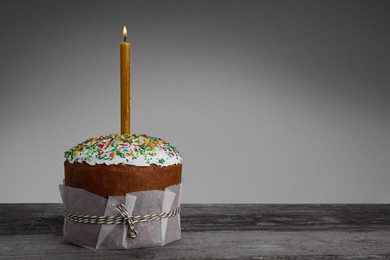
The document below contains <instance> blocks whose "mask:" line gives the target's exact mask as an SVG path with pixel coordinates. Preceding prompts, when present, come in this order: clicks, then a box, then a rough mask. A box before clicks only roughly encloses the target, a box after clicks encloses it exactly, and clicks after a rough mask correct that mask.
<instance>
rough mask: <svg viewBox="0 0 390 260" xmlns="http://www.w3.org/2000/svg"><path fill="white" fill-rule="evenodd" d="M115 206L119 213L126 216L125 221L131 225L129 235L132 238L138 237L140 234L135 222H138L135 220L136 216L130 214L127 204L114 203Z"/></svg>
mask: <svg viewBox="0 0 390 260" xmlns="http://www.w3.org/2000/svg"><path fill="white" fill-rule="evenodd" d="M113 206H114V207H115V209H116V210H117V211H118V212H119V214H121V215H122V217H123V218H124V220H125V222H126V223H127V225H128V226H129V235H130V237H131V238H136V237H137V235H138V231H137V230H135V226H134V224H136V223H137V222H138V221H137V220H135V219H134V217H133V216H131V215H130V214H129V212H128V211H127V208H126V206H125V205H123V204H122V203H120V204H117V205H113Z"/></svg>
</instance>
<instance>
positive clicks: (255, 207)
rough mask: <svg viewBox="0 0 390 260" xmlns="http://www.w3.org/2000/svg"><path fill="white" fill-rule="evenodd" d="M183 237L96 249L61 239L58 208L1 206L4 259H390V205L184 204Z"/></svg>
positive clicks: (60, 209) (0, 255)
mask: <svg viewBox="0 0 390 260" xmlns="http://www.w3.org/2000/svg"><path fill="white" fill-rule="evenodd" d="M182 208H183V211H182V229H183V233H182V239H181V240H180V241H178V242H175V243H173V244H170V245H167V246H164V247H157V248H146V249H136V250H124V251H92V250H88V249H84V248H80V247H77V246H73V245H70V244H68V243H66V242H65V241H64V240H63V239H62V224H63V217H62V213H63V207H62V205H61V204H0V259H18V258H25V259H34V258H36V259H54V258H55V259H83V258H85V257H88V258H93V259H113V258H123V257H125V256H127V257H131V258H141V259H145V258H161V259H194V258H231V259H245V258H246V259H252V258H262V257H266V258H282V259H289V258H302V259H316V258H317V259H334V258H343V259H345V258H346V259H356V258H358V259H359V258H360V259H366V258H378V259H390V205H383V204H381V205H373V204H369V205H359V204H353V205H310V204H305V205H272V204H268V205H267V204H265V205H264V204H262V205H260V204H243V205H242V204H240V205H239V204H211V205H210V204H208V205H204V204H202V205H194V204H192V205H188V204H185V205H183V206H182Z"/></svg>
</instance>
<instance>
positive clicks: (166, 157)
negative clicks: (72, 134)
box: [65, 134, 182, 166]
mask: <svg viewBox="0 0 390 260" xmlns="http://www.w3.org/2000/svg"><path fill="white" fill-rule="evenodd" d="M65 159H66V160H68V161H69V162H70V163H73V162H75V161H77V162H86V163H88V164H90V165H95V164H103V163H105V164H130V165H136V166H148V165H151V164H155V165H159V166H168V165H172V164H179V163H182V158H181V156H180V154H179V152H178V151H177V149H176V148H175V147H174V146H172V145H170V144H169V143H167V142H166V141H164V140H163V139H160V138H157V137H152V136H147V135H145V134H142V135H136V134H132V135H126V134H110V135H104V136H100V137H95V136H94V137H92V138H90V139H87V140H86V141H84V142H82V143H80V144H78V145H76V146H74V147H73V148H71V149H69V150H68V151H66V152H65Z"/></svg>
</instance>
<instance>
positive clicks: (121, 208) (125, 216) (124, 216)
mask: <svg viewBox="0 0 390 260" xmlns="http://www.w3.org/2000/svg"><path fill="white" fill-rule="evenodd" d="M112 207H114V208H115V209H116V210H117V211H118V212H119V214H121V216H91V215H76V214H71V213H69V212H67V211H65V218H66V219H67V220H70V221H73V222H77V223H86V224H99V225H101V224H127V225H128V226H129V230H128V231H129V235H130V237H131V238H136V237H137V235H138V232H137V230H136V229H135V224H136V223H142V222H147V221H154V220H160V219H163V218H170V217H173V216H176V215H177V214H180V211H181V208H180V207H178V208H176V209H173V210H171V211H168V212H163V213H158V214H149V215H143V216H141V215H139V216H131V215H130V214H129V212H128V210H127V208H126V206H125V205H123V204H122V203H120V204H117V205H112Z"/></svg>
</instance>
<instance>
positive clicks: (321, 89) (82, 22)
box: [0, 0, 390, 203]
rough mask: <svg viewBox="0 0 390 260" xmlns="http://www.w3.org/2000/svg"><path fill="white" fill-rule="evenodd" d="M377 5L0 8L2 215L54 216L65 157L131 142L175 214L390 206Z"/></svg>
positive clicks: (383, 51)
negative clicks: (128, 65)
mask: <svg viewBox="0 0 390 260" xmlns="http://www.w3.org/2000/svg"><path fill="white" fill-rule="evenodd" d="M388 3H389V2H388V1H110V2H108V1H68V0H67V1H41V0H40V1H27V0H26V1H20V0H17V1H2V2H1V9H0V22H1V23H0V35H1V42H0V55H1V57H0V73H1V77H0V87H1V96H0V165H1V169H0V202H60V196H59V192H58V184H59V183H61V181H62V178H63V153H64V151H65V150H67V149H69V148H70V147H71V146H73V145H75V144H77V143H79V142H81V141H83V140H84V139H86V138H89V137H91V136H94V135H95V136H96V135H101V134H108V133H114V132H118V131H119V126H120V124H119V42H120V41H121V40H122V37H121V33H122V27H123V25H124V24H125V25H127V28H128V32H129V37H128V38H129V39H130V41H131V42H132V97H133V99H132V111H131V112H132V129H133V131H134V132H136V133H146V134H149V135H154V136H158V137H161V138H164V139H166V140H168V141H169V142H171V143H172V144H174V145H175V146H176V147H178V149H179V150H180V151H181V153H182V155H183V157H184V169H183V170H184V172H183V173H184V193H183V202H186V203H210V202H222V203H225V202H226V203H243V202H248V203H249V202H257V203H355V202H356V203H389V202H390V188H389V184H390V170H389V169H390V104H389V100H390V84H389V83H390V76H389V65H390V51H389V46H390V40H389V39H390V38H389V28H390V26H389V25H390V18H389V10H390V9H389V4H388Z"/></svg>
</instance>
